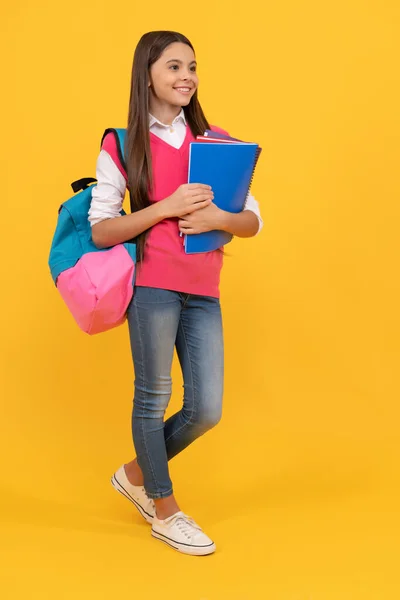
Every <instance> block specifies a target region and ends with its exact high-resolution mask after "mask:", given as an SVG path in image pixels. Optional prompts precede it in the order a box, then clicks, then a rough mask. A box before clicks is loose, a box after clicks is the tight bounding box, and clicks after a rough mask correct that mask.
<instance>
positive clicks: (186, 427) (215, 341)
mask: <svg viewBox="0 0 400 600" xmlns="http://www.w3.org/2000/svg"><path fill="white" fill-rule="evenodd" d="M176 349H177V353H178V358H179V361H180V364H181V368H182V373H183V380H184V400H183V407H182V409H181V410H180V411H178V412H177V413H175V414H174V415H172V416H171V417H170V418H169V419H168V420H167V421H166V422H165V428H164V435H165V444H166V449H167V456H168V460H170V459H171V458H172V457H173V456H175V455H176V454H178V453H179V452H181V451H182V450H183V449H184V448H186V447H187V446H188V445H189V444H191V443H192V442H193V441H194V440H195V439H197V438H198V437H199V436H201V435H203V434H204V433H205V432H206V431H208V430H209V429H211V428H212V427H214V426H215V425H216V424H217V423H218V422H219V421H220V419H221V415H222V397H223V386H224V381H223V380H224V345H223V326H222V316H221V307H220V302H219V299H218V298H212V297H208V296H195V295H190V296H188V299H187V301H186V302H185V303H184V305H183V308H182V312H181V317H180V322H179V328H178V334H177V338H176Z"/></svg>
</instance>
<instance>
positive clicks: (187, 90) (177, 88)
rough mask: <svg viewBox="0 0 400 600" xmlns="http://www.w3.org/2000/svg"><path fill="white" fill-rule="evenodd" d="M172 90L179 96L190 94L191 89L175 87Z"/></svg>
mask: <svg viewBox="0 0 400 600" xmlns="http://www.w3.org/2000/svg"><path fill="white" fill-rule="evenodd" d="M174 90H176V91H177V92H180V93H181V94H190V92H191V91H192V90H191V88H188V87H176V88H174Z"/></svg>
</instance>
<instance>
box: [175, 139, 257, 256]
mask: <svg viewBox="0 0 400 600" xmlns="http://www.w3.org/2000/svg"><path fill="white" fill-rule="evenodd" d="M211 136H212V137H223V138H226V139H234V138H227V137H226V136H223V135H222V134H219V135H218V136H217V135H215V132H210V137H211ZM260 152H261V148H260V147H259V146H258V144H248V143H245V142H239V143H235V144H231V143H229V144H227V143H225V142H222V143H218V142H212V143H204V142H192V143H191V144H190V148H189V177H188V183H204V184H207V185H211V187H212V189H213V192H214V200H213V202H214V203H215V204H216V205H217V206H218V207H219V208H221V209H222V210H226V211H228V212H232V213H239V212H241V211H242V210H243V207H244V205H245V202H246V199H247V195H248V193H249V189H250V185H251V181H252V178H253V173H254V169H255V165H256V162H257V159H258V157H259V154H260ZM232 238H233V235H232V234H230V233H227V232H226V231H219V230H214V231H207V232H205V233H197V234H193V235H185V240H184V246H185V252H186V254H197V253H200V252H211V251H212V250H217V249H218V248H221V246H224V245H225V244H228V243H229V242H230V241H231V240H232Z"/></svg>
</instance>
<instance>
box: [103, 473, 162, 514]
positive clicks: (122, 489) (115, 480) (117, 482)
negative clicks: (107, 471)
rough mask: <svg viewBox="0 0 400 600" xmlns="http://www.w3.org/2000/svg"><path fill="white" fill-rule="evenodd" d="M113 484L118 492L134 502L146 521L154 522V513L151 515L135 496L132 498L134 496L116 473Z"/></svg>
mask: <svg viewBox="0 0 400 600" xmlns="http://www.w3.org/2000/svg"><path fill="white" fill-rule="evenodd" d="M111 485H112V486H113V487H114V488H115V489H116V490H117V492H119V493H120V494H122V495H123V496H124V497H125V498H127V499H128V500H129V501H130V502H132V504H133V505H134V506H135V507H136V508H137V509H138V511H139V512H140V514H141V515H142V517H143V518H144V519H146V521H147V522H148V523H150V524H152V523H153V517H152V515H149V513H148V512H146V511H145V510H144V508H143V507H142V506H141V505H140V504H139V502H137V501H136V500H135V499H134V498H132V496H131V495H130V494H129V492H128V491H127V490H126V489H125V488H124V487H123V486H122V485H121V484H120V483H119V481H118V480H117V479H116V478H115V475H113V476H112V477H111Z"/></svg>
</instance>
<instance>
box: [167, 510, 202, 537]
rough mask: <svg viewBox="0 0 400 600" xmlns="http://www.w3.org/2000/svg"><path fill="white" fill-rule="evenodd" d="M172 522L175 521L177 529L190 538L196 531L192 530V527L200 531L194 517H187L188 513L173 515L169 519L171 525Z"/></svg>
mask: <svg viewBox="0 0 400 600" xmlns="http://www.w3.org/2000/svg"><path fill="white" fill-rule="evenodd" d="M174 523H176V525H177V527H178V529H179V530H180V531H182V533H183V534H184V535H185V536H186V537H187V538H188V539H190V538H191V537H193V536H194V535H195V534H196V531H193V529H197V530H198V531H201V527H199V525H197V523H196V521H194V519H192V517H189V516H188V515H185V516H182V515H173V517H172V519H171V525H173V524H174Z"/></svg>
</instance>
